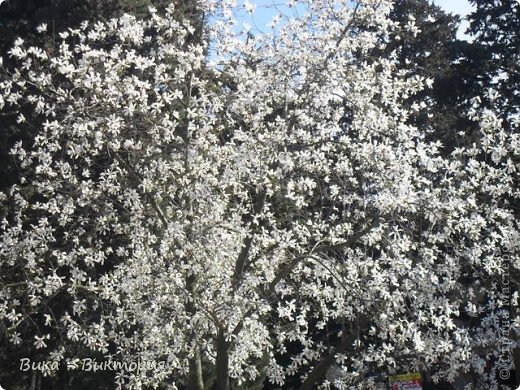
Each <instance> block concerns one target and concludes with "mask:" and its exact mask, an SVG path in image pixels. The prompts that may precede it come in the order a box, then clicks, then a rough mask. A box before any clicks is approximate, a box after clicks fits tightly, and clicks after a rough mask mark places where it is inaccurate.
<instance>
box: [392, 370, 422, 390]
mask: <svg viewBox="0 0 520 390" xmlns="http://www.w3.org/2000/svg"><path fill="white" fill-rule="evenodd" d="M389 382H390V388H391V389H392V390H422V382H421V374H420V373H418V372H412V373H408V374H401V375H394V376H391V377H390V378H389Z"/></svg>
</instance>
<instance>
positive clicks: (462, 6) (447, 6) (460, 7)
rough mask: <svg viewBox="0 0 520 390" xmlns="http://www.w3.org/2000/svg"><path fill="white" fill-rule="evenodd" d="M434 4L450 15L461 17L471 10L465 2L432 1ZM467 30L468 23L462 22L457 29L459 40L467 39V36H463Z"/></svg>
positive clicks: (453, 0) (455, 0) (465, 0)
mask: <svg viewBox="0 0 520 390" xmlns="http://www.w3.org/2000/svg"><path fill="white" fill-rule="evenodd" d="M434 3H435V4H437V5H438V6H440V7H442V8H443V9H444V10H446V11H448V12H450V13H452V14H459V15H460V16H462V17H465V16H467V15H468V14H469V13H471V11H472V9H473V8H472V7H471V4H470V3H469V1H467V0H434ZM467 28H468V22H467V21H465V20H464V21H463V22H462V23H461V26H460V28H459V33H458V37H459V39H462V38H464V39H468V36H467V35H466V34H464V31H466V29H467Z"/></svg>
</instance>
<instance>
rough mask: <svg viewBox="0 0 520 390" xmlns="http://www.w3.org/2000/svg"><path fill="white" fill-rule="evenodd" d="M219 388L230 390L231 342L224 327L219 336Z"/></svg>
mask: <svg viewBox="0 0 520 390" xmlns="http://www.w3.org/2000/svg"><path fill="white" fill-rule="evenodd" d="M216 389H217V390H229V343H228V342H227V341H226V335H225V332H224V330H223V329H220V330H219V332H218V336H217V387H216Z"/></svg>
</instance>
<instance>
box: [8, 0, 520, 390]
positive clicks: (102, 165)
mask: <svg viewBox="0 0 520 390" xmlns="http://www.w3.org/2000/svg"><path fill="white" fill-rule="evenodd" d="M228 3H229V2H221V3H218V4H217V3H216V2H213V1H209V0H200V1H198V7H199V8H200V10H201V12H207V13H210V14H212V15H215V18H216V20H215V22H214V23H212V24H211V25H209V26H207V27H206V30H204V31H202V32H197V30H196V29H195V27H194V26H192V24H190V22H189V21H187V20H182V21H179V20H178V18H176V15H175V9H174V7H173V6H171V7H170V8H168V10H167V12H166V13H165V14H160V13H158V12H157V11H155V10H151V12H150V15H149V16H148V17H147V18H146V19H144V20H136V19H135V18H134V17H132V16H128V15H126V16H124V17H122V18H120V19H114V20H111V21H109V22H106V23H97V24H94V25H86V24H83V25H82V26H81V28H79V29H76V30H70V31H69V32H66V33H64V34H62V38H61V40H58V42H57V43H56V47H55V48H54V50H53V52H52V53H47V52H43V51H41V50H39V49H37V48H28V47H25V46H24V43H23V42H22V41H21V40H19V41H17V42H16V43H15V46H14V47H13V49H12V50H11V51H10V53H9V55H10V56H11V57H12V58H14V59H16V60H17V61H18V63H19V64H20V65H19V67H17V68H15V69H4V73H3V78H2V80H1V82H0V96H1V100H0V106H1V107H2V108H4V109H6V110H11V111H12V110H16V109H17V108H20V107H22V106H23V107H30V108H31V110H32V111H31V112H30V114H29V113H28V112H26V111H24V114H23V115H22V114H20V115H21V116H20V117H19V122H20V123H23V122H25V121H32V122H33V123H34V124H35V125H36V126H38V129H39V131H38V134H37V136H36V138H35V140H34V145H32V146H30V145H24V144H21V143H19V144H17V145H15V146H14V148H13V149H12V153H13V155H14V157H15V158H16V159H17V160H18V162H19V166H20V167H21V169H22V173H21V177H20V183H19V184H17V185H15V186H13V187H12V188H11V189H10V190H9V191H8V192H6V193H5V194H2V196H1V200H2V202H3V207H4V210H6V211H5V213H4V215H3V219H2V223H1V236H0V268H1V270H2V272H1V273H0V275H2V276H0V283H1V289H0V321H1V324H2V327H1V329H0V331H1V332H3V333H4V334H5V335H6V336H7V339H8V340H9V342H10V343H12V344H13V345H19V344H20V343H21V342H22V341H23V342H25V340H27V342H32V343H33V344H34V345H33V347H34V350H38V351H39V352H43V353H45V354H47V355H48V356H52V357H53V359H54V360H55V361H63V362H66V363H67V364H72V365H74V364H77V358H78V357H77V356H74V350H75V348H74V347H72V346H74V345H81V346H83V347H84V348H86V349H87V350H89V351H92V352H93V353H94V352H101V353H103V354H107V355H108V354H110V356H111V357H112V359H113V360H117V361H121V362H124V361H126V362H129V361H133V360H136V359H138V358H139V359H141V360H142V361H156V362H159V361H166V362H167V364H164V365H155V366H150V367H147V368H146V369H143V370H139V371H136V370H129V369H125V366H122V367H121V370H120V372H119V373H118V375H117V377H116V382H117V384H118V386H119V388H136V389H138V388H147V387H150V386H151V387H155V386H159V385H168V386H179V387H187V386H190V388H191V387H193V388H201V386H202V384H203V382H204V381H206V382H208V381H210V379H209V378H206V377H205V376H204V372H205V371H213V372H214V373H215V375H213V376H212V377H216V378H217V379H216V383H217V388H219V389H226V388H229V386H230V382H234V383H237V384H242V385H244V386H246V387H247V386H248V384H251V383H252V382H254V381H255V380H258V379H259V378H263V377H265V381H268V382H270V383H272V384H273V385H274V386H283V385H284V384H285V385H287V386H292V387H295V386H296V387H300V388H302V389H311V388H318V387H320V386H321V388H331V386H335V388H341V389H346V388H361V387H363V386H365V385H367V383H369V382H370V381H369V380H368V379H367V377H366V376H365V374H367V373H368V372H380V373H382V374H383V375H391V374H394V373H398V372H403V371H407V370H422V371H428V372H430V373H431V375H432V378H433V379H434V380H441V379H442V380H448V381H454V380H455V379H457V378H458V377H459V376H462V375H464V374H474V375H477V376H479V377H481V378H483V379H482V380H484V381H486V383H488V384H489V386H495V385H496V377H495V371H493V370H490V369H489V367H487V366H486V360H488V361H490V362H491V363H492V364H496V366H497V367H499V366H500V364H501V363H500V362H501V360H500V357H501V355H500V354H501V353H502V351H503V349H502V347H503V345H504V343H506V342H507V343H508V345H511V343H513V342H514V340H516V337H517V335H516V330H517V329H518V326H517V324H518V319H515V318H513V317H514V316H515V315H516V314H515V310H516V306H517V300H513V301H511V302H509V300H508V299H509V298H508V297H509V296H510V295H508V294H512V290H513V288H516V287H514V286H513V284H512V283H510V284H508V288H509V289H510V290H507V293H506V292H504V291H505V290H502V289H501V288H500V283H505V282H504V281H506V280H509V279H508V278H509V277H510V275H511V274H512V273H513V272H517V271H518V268H519V266H520V264H519V257H518V250H519V248H518V242H519V241H518V237H519V226H518V215H517V213H518V211H517V209H516V211H515V204H516V205H517V204H518V195H519V192H518V187H517V184H518V170H519V169H520V167H519V165H518V161H519V155H518V154H519V150H520V148H518V145H519V138H518V137H519V136H518V123H517V124H516V126H515V127H514V129H515V131H514V132H511V133H506V132H505V131H504V130H502V123H501V122H500V120H499V119H497V116H496V115H494V113H493V112H487V111H486V112H481V111H479V110H478V108H476V109H475V110H474V112H472V113H471V115H472V117H473V118H474V119H476V120H478V121H480V123H481V129H480V132H481V137H480V140H479V141H478V142H477V143H474V144H471V145H462V146H461V147H459V148H457V149H455V151H454V152H453V153H452V154H451V155H446V154H445V153H443V145H442V144H441V143H440V142H438V141H427V140H426V137H425V132H424V131H423V130H422V129H420V128H414V127H412V126H410V125H409V124H408V123H407V119H408V115H409V112H408V111H407V109H406V108H405V107H406V105H404V104H403V101H404V100H405V99H406V98H407V97H408V96H411V95H414V94H416V93H417V92H418V91H420V90H421V89H422V88H423V85H424V84H425V83H426V84H429V83H431V80H423V79H421V78H419V77H410V76H406V74H405V73H404V72H401V71H399V69H398V68H397V65H396V61H394V60H393V58H392V57H390V58H380V57H377V55H376V54H375V53H378V52H382V51H381V50H378V49H381V48H382V47H383V45H384V44H385V42H386V41H387V40H388V39H389V38H388V37H389V36H390V34H389V33H390V32H391V31H392V29H393V28H394V27H395V26H394V24H393V23H392V22H391V21H390V20H389V19H388V18H387V15H388V12H389V10H390V7H391V3H390V2H389V1H386V0H377V1H375V0H363V1H360V2H359V3H355V4H351V2H348V1H334V2H333V1H311V0H309V1H305V2H303V6H304V12H302V13H298V17H296V18H292V19H287V18H286V19H283V18H277V21H278V26H277V28H278V31H277V32H276V34H274V35H273V34H272V33H266V34H265V35H258V36H251V37H250V39H247V40H245V39H242V38H241V37H240V36H235V33H234V32H233V31H232V30H231V29H230V28H229V25H228V24H227V23H225V22H224V21H223V18H226V17H230V15H231V13H232V10H233V8H232V6H231V4H228ZM245 7H246V9H247V10H248V12H253V10H254V7H253V6H251V5H250V4H249V3H247V2H246V5H245ZM218 18H221V19H218ZM408 27H409V28H410V29H411V30H413V31H416V27H415V25H414V24H413V20H410V22H409V25H408ZM197 34H198V35H197ZM215 53H216V54H215ZM515 213H516V214H515ZM504 294H505V295H504ZM515 296H516V295H515ZM508 305H509V306H508ZM501 319H503V320H504V321H505V319H507V321H510V324H511V332H510V333H507V334H504V332H501V329H500V324H501V323H502V322H500V320H501ZM513 320H515V321H516V322H513ZM31 348H32V347H31ZM126 368H128V366H126ZM505 368H510V367H505ZM209 385H210V383H207V384H206V386H209Z"/></svg>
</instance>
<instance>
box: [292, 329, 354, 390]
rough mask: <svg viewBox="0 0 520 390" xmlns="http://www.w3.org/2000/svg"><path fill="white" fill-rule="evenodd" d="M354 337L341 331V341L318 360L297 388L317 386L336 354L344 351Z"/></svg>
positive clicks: (302, 389)
mask: <svg viewBox="0 0 520 390" xmlns="http://www.w3.org/2000/svg"><path fill="white" fill-rule="evenodd" d="M353 341H354V337H352V335H349V336H347V335H346V334H345V333H343V336H342V338H341V343H340V344H339V345H338V346H337V347H336V348H334V349H333V350H332V351H331V352H330V353H329V354H328V355H327V356H325V357H324V358H323V359H321V360H320V362H319V363H318V364H317V365H316V366H315V367H314V369H313V370H312V371H311V372H310V374H309V375H308V376H307V378H306V379H305V380H304V381H303V383H302V384H301V386H300V387H299V388H298V390H312V389H315V388H316V387H317V384H318V383H319V381H320V380H321V379H322V378H323V377H324V376H325V374H327V371H328V369H329V368H330V367H331V366H332V365H333V364H334V361H335V360H336V355H337V354H338V353H342V352H344V351H345V350H346V349H347V348H348V346H349V344H352V342H353Z"/></svg>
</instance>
